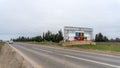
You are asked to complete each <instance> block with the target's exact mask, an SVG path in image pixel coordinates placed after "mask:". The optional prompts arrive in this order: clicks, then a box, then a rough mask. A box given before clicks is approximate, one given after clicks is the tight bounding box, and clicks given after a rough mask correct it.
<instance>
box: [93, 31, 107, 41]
mask: <svg viewBox="0 0 120 68" xmlns="http://www.w3.org/2000/svg"><path fill="white" fill-rule="evenodd" d="M95 41H96V42H106V41H109V39H108V38H107V36H103V34H102V33H98V34H96V36H95Z"/></svg>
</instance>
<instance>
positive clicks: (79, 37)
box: [64, 26, 93, 41]
mask: <svg viewBox="0 0 120 68" xmlns="http://www.w3.org/2000/svg"><path fill="white" fill-rule="evenodd" d="M84 40H89V41H91V40H93V29H92V28H84V27H71V26H65V27H64V41H84Z"/></svg>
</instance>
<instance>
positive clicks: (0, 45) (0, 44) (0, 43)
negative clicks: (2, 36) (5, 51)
mask: <svg viewBox="0 0 120 68" xmlns="http://www.w3.org/2000/svg"><path fill="white" fill-rule="evenodd" d="M4 44H5V43H4V42H0V50H1V48H2V46H3V45H4Z"/></svg>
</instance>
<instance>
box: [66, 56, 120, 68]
mask: <svg viewBox="0 0 120 68" xmlns="http://www.w3.org/2000/svg"><path fill="white" fill-rule="evenodd" d="M64 56H66V57H69V58H73V59H78V60H84V61H88V62H92V63H97V64H102V65H106V66H110V67H115V68H120V66H117V65H112V64H108V63H103V62H98V61H93V60H89V59H84V58H80V57H75V56H71V55H64Z"/></svg>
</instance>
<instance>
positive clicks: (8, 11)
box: [0, 0, 120, 39]
mask: <svg viewBox="0 0 120 68" xmlns="http://www.w3.org/2000/svg"><path fill="white" fill-rule="evenodd" d="M64 26H77V27H90V28H93V29H94V34H96V33H99V32H102V33H103V34H104V35H107V36H108V37H110V38H114V37H120V0H0V39H10V38H15V37H18V36H35V35H40V34H42V33H43V32H46V31H47V30H51V31H53V32H57V31H58V30H59V29H63V27H64Z"/></svg>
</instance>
